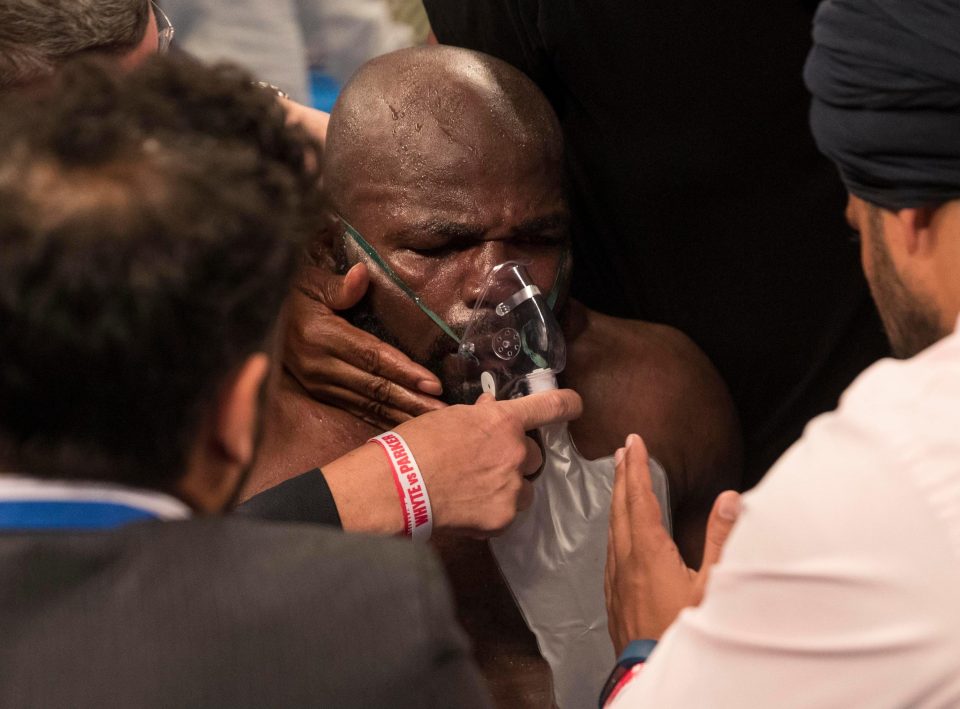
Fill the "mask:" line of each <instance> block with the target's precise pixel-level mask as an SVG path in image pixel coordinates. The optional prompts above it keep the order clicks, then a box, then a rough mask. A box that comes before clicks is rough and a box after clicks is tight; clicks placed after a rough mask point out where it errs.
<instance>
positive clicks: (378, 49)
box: [162, 0, 429, 110]
mask: <svg viewBox="0 0 960 709" xmlns="http://www.w3.org/2000/svg"><path fill="white" fill-rule="evenodd" d="M162 4H163V9H164V11H166V13H167V14H168V15H169V16H170V19H171V21H172V22H173V23H174V25H176V27H177V33H178V34H177V45H178V46H179V47H180V48H181V49H183V50H185V51H187V52H189V53H190V54H193V55H194V56H196V57H198V58H200V59H203V60H205V61H208V62H209V61H224V60H226V61H231V62H234V63H236V64H239V65H241V66H245V67H247V68H248V69H249V70H250V71H252V72H253V73H254V74H255V75H257V76H258V77H259V78H260V79H261V80H263V81H266V82H268V83H270V84H273V85H275V86H277V87H278V88H280V89H282V90H283V91H284V92H286V93H287V94H289V96H290V98H291V99H293V100H294V101H297V102H298V103H306V104H313V105H316V106H317V107H320V108H323V109H325V110H329V109H330V108H331V107H332V101H331V100H330V99H331V98H335V95H336V91H337V88H338V87H339V86H340V85H342V84H343V82H345V81H346V80H347V78H348V77H349V76H350V75H351V74H352V73H353V72H354V71H355V70H356V69H357V68H359V67H360V65H361V64H363V63H364V62H365V61H367V60H368V59H371V58H373V57H375V56H378V55H380V54H385V53H387V52H391V51H393V50H395V49H401V48H403V47H409V46H411V45H413V44H414V43H418V42H419V43H422V42H425V41H426V37H427V32H429V30H426V31H424V30H425V18H426V14H425V12H424V10H423V6H422V3H421V4H420V6H419V8H418V7H417V3H414V2H410V0H391V2H390V3H389V4H388V2H387V1H386V0H278V1H276V2H272V1H270V2H266V1H263V0H163V3H162ZM397 17H402V18H403V21H400V20H398V19H396V18H397ZM411 23H413V24H411ZM414 25H415V26H414ZM415 31H416V36H415ZM323 89H325V90H326V92H327V94H326V95H325V96H324V95H320V93H321V90H323Z"/></svg>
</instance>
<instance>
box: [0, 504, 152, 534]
mask: <svg viewBox="0 0 960 709" xmlns="http://www.w3.org/2000/svg"><path fill="white" fill-rule="evenodd" d="M151 519H156V517H155V515H153V514H151V513H149V512H146V511H145V510H142V509H139V508H137V507H130V506H128V505H121V504H116V503H113V502H87V501H80V500H69V501H63V500H14V501H0V529H6V530H11V529H18V530H26V529H34V530H35V529H112V528H114V527H120V526H122V525H125V524H130V523H132V522H144V521H147V520H151Z"/></svg>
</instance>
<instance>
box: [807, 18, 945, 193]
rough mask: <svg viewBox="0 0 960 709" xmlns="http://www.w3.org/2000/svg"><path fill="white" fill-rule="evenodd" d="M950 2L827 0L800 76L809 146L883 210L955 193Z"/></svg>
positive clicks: (852, 189)
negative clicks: (807, 98)
mask: <svg viewBox="0 0 960 709" xmlns="http://www.w3.org/2000/svg"><path fill="white" fill-rule="evenodd" d="M956 7H957V4H956V0H918V1H917V2H910V3H904V2H900V0H873V1H872V2H856V3H854V2H850V0H832V2H827V3H824V4H823V5H822V6H821V8H820V11H819V12H818V13H817V16H816V20H815V22H814V29H813V44H814V46H813V49H812V50H811V52H810V56H809V57H808V59H807V65H806V68H805V71H804V78H805V79H806V81H807V86H808V87H809V89H810V92H811V93H812V94H813V105H812V108H811V114H810V125H811V127H812V129H813V134H814V137H815V138H816V139H817V145H818V146H819V147H820V150H822V151H823V152H824V153H825V154H826V155H828V156H829V157H830V158H831V159H832V160H833V161H834V162H836V163H837V164H838V165H839V166H840V173H841V175H842V176H843V181H844V183H846V185H847V189H848V190H849V191H850V192H851V193H853V194H855V195H857V196H858V197H860V198H862V199H865V200H867V201H868V202H871V203H873V204H878V205H880V206H881V207H886V208H887V209H892V210H898V209H904V208H907V207H922V206H926V205H931V204H940V203H943V202H948V201H950V200H953V199H957V198H960V140H958V139H957V136H960V53H958V51H957V46H958V42H960V28H958V27H957V22H956V20H955V19H954V18H953V17H952V15H955V14H956Z"/></svg>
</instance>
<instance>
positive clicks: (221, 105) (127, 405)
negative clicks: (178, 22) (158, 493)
mask: <svg viewBox="0 0 960 709" xmlns="http://www.w3.org/2000/svg"><path fill="white" fill-rule="evenodd" d="M318 164H319V160H318V155H317V148H316V147H315V146H314V145H313V144H311V143H310V141H308V140H307V139H306V138H305V137H304V136H303V135H301V134H299V133H298V132H297V131H296V130H291V129H289V128H287V127H286V126H285V124H284V113H283V110H282V109H281V108H280V106H279V105H278V104H277V102H276V100H275V98H274V97H273V96H271V95H270V94H269V92H265V91H263V90H262V89H259V88H256V87H255V86H254V85H253V84H252V83H251V77H250V76H249V75H247V74H246V73H244V72H242V71H240V70H238V69H235V68H231V67H225V66H223V67H216V68H207V67H204V66H201V65H200V64H197V63H196V62H193V61H190V60H187V59H184V58H173V57H157V58H155V59H153V60H151V61H149V62H148V63H147V64H145V65H144V66H143V67H142V68H141V69H139V70H138V71H136V72H134V73H133V74H130V75H127V76H119V75H117V74H116V73H115V69H114V68H113V67H110V66H108V65H106V64H103V65H101V64H99V63H97V62H95V61H90V60H85V61H80V62H78V63H76V64H73V65H70V66H68V67H66V68H65V69H64V70H63V72H62V73H61V74H60V76H59V78H58V80H57V81H56V83H55V84H54V85H53V86H52V87H45V88H44V90H43V92H42V93H40V94H36V93H35V94H34V95H32V96H26V95H20V96H16V97H7V98H6V99H5V100H4V101H2V102H0V469H6V470H7V471H20V472H26V473H29V474H31V475H39V476H48V477H57V478H83V479H102V480H112V481H120V482H124V483H127V484H131V485H137V486H147V487H155V488H159V489H169V488H170V486H171V485H172V483H173V482H175V481H176V480H177V478H179V476H180V475H181V474H182V473H183V471H184V466H185V461H186V456H187V453H188V451H189V448H190V446H191V445H192V443H193V441H194V440H195V437H196V433H197V429H198V426H199V424H200V421H201V418H202V416H203V414H204V413H205V411H207V410H208V407H209V406H210V405H211V404H212V403H213V402H214V401H215V399H216V396H217V395H218V392H219V390H220V388H221V387H222V386H223V384H224V382H225V381H226V379H227V377H229V376H230V375H231V373H232V372H233V371H234V370H235V369H236V368H237V367H238V366H239V365H240V364H241V363H242V362H243V361H244V360H245V359H246V358H247V357H248V356H249V355H251V354H252V353H254V352H256V351H269V341H270V340H271V334H272V331H273V328H274V325H275V322H276V319H277V316H278V312H279V309H280V306H281V303H282V301H283V298H284V296H285V294H286V292H287V289H288V287H289V283H290V279H291V277H292V274H293V271H294V268H295V265H296V263H297V260H298V256H299V254H300V251H301V249H302V246H303V244H304V243H305V242H306V240H307V239H308V237H309V236H310V235H311V234H312V233H313V231H314V230H315V228H316V226H317V220H318V219H319V218H320V213H321V209H320V207H321V205H320V204H319V192H318V175H317V174H316V167H315V166H316V165H318Z"/></svg>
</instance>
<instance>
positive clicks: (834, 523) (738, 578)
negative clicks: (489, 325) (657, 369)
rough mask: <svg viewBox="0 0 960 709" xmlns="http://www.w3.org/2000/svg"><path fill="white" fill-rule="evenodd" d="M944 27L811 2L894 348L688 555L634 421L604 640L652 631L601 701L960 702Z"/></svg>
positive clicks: (837, 133) (952, 88)
mask: <svg viewBox="0 0 960 709" xmlns="http://www.w3.org/2000/svg"><path fill="white" fill-rule="evenodd" d="M958 28H960V3H957V2H956V0H922V1H920V2H914V3H908V4H905V3H898V2H896V1H895V0H826V1H825V2H824V3H823V4H822V5H821V7H820V10H819V12H818V14H817V18H816V21H815V26H814V48H813V50H812V52H811V54H810V57H809V58H808V61H807V66H806V70H805V79H806V82H807V85H808V87H809V88H810V90H811V92H812V93H813V99H814V100H813V106H812V110H811V125H812V128H813V132H814V135H815V137H816V139H817V143H818V145H819V147H820V149H821V150H822V151H823V152H824V153H825V154H827V155H828V156H829V157H831V158H832V159H833V160H834V161H835V162H836V163H837V165H838V167H839V169H840V172H841V175H842V176H843V178H844V181H845V183H846V185H847V189H848V191H849V193H850V201H849V205H848V208H847V217H848V220H849V221H850V224H851V226H852V227H853V228H854V229H855V230H856V231H858V232H859V233H860V235H861V239H862V247H861V253H862V261H863V266H864V271H865V272H866V275H867V278H868V280H869V282H870V286H871V291H872V293H873V296H874V299H875V300H876V302H877V305H878V307H879V309H880V312H881V315H882V317H883V320H884V325H885V327H886V329H887V332H888V334H889V336H890V339H891V342H892V344H893V347H894V351H895V352H896V354H897V355H898V357H900V358H902V359H901V360H885V361H882V362H880V363H878V364H876V365H874V366H873V367H871V368H870V369H869V370H867V372H865V373H864V374H863V375H862V376H861V377H860V378H859V379H858V380H857V381H856V382H855V383H854V384H853V385H852V386H851V387H850V388H849V390H848V391H847V392H846V394H845V395H844V397H843V399H842V401H841V404H840V406H839V408H838V409H837V410H836V411H835V412H833V413H830V414H826V415H824V416H822V417H820V418H818V419H816V420H815V421H814V422H813V423H811V424H810V425H809V426H808V428H807V430H806V432H805V434H804V436H803V438H802V439H801V440H800V441H799V442H798V443H797V444H795V445H794V446H793V447H792V448H791V449H790V450H789V451H788V452H787V453H786V454H785V455H784V456H783V457H782V458H781V459H780V461H779V462H778V463H777V464H776V465H775V466H774V467H773V469H772V470H771V472H770V473H769V474H768V475H767V477H766V479H765V480H764V481H763V482H762V483H761V484H760V485H759V486H758V487H757V488H756V489H755V490H754V491H753V492H750V493H749V494H747V495H745V496H744V498H743V504H742V511H741V510H740V501H739V499H738V498H737V497H736V495H735V494H734V493H724V495H722V496H721V497H720V498H719V499H718V501H717V503H716V505H715V508H714V512H713V515H712V517H711V529H710V530H709V531H708V534H707V549H708V550H707V552H705V564H704V567H702V568H701V570H700V572H694V571H692V570H690V569H687V568H686V567H685V566H684V565H683V564H682V562H681V561H680V559H679V556H678V555H677V553H676V550H675V548H674V547H673V546H672V544H671V543H670V541H669V538H668V537H666V535H665V534H664V533H663V532H662V531H660V530H659V529H658V526H657V522H656V520H657V517H656V516H655V515H654V514H653V513H654V512H655V511H656V508H655V505H656V503H655V500H653V498H652V495H651V493H650V489H649V485H650V484H649V477H648V475H647V472H646V458H647V456H646V450H645V447H644V446H643V444H642V443H641V442H640V441H639V438H636V437H631V438H630V439H628V441H627V445H626V447H625V449H621V451H620V453H619V455H620V461H621V464H620V466H619V468H618V478H617V483H616V487H615V490H614V502H613V513H612V515H611V543H610V550H609V554H608V568H607V579H606V581H607V601H608V608H609V610H610V614H611V617H610V621H611V635H612V637H613V639H614V644H615V645H616V646H617V650H618V652H619V651H621V650H623V649H624V646H625V645H626V644H627V642H628V641H639V640H646V641H647V642H643V643H630V645H629V646H628V649H627V652H626V656H622V657H621V663H620V666H619V667H618V671H615V673H614V676H612V678H611V680H612V681H611V682H609V683H608V687H607V688H606V694H605V701H606V702H607V704H608V705H609V706H613V707H625V706H631V707H632V706H647V705H650V706H654V705H656V706H669V707H688V706H696V707H702V706H709V707H734V706H736V707H760V706H777V707H783V706H805V707H808V706H837V707H851V706H872V707H874V706H898V707H900V706H956V705H958V704H960V608H958V605H957V598H958V592H960V422H958V416H957V409H958V408H960V334H958V332H957V330H956V326H957V320H958V316H960V141H958V140H957V136H958V135H960V119H958V113H957V107H958V106H960V54H958V53H957V51H956V47H957V46H958V42H960V30H958ZM738 514H739V519H738V520H737V525H736V528H735V529H734V530H733V532H732V533H731V534H730V537H729V541H728V542H726V544H724V542H725V541H726V535H727V533H728V532H729V531H730V528H731V526H732V523H733V521H734V520H735V519H737V517H738ZM721 547H722V548H723V560H722V562H721V563H719V564H717V565H716V566H715V567H714V568H712V569H711V567H712V566H713V564H714V562H716V561H717V559H718V558H719V556H720V549H721ZM707 572H709V574H710V576H709V583H708V584H707ZM705 585H706V586H707V588H706V593H705V594H704V586H705ZM701 597H702V598H703V601H702V603H701V602H700V600H701ZM684 608H686V609H685V610H684ZM681 611H682V612H681ZM678 614H679V615H678ZM674 619H675V622H674ZM671 623H672V625H671ZM668 626H669V627H668ZM665 629H666V630H665ZM664 631H665V632H664ZM661 634H662V640H661V639H660V636H661ZM656 640H660V642H659V645H658V646H657V647H656V649H655V650H653V649H652V646H653V645H654V643H653V641H656ZM647 655H649V656H650V660H649V662H647V663H645V662H644V661H645V660H646V656H647Z"/></svg>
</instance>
